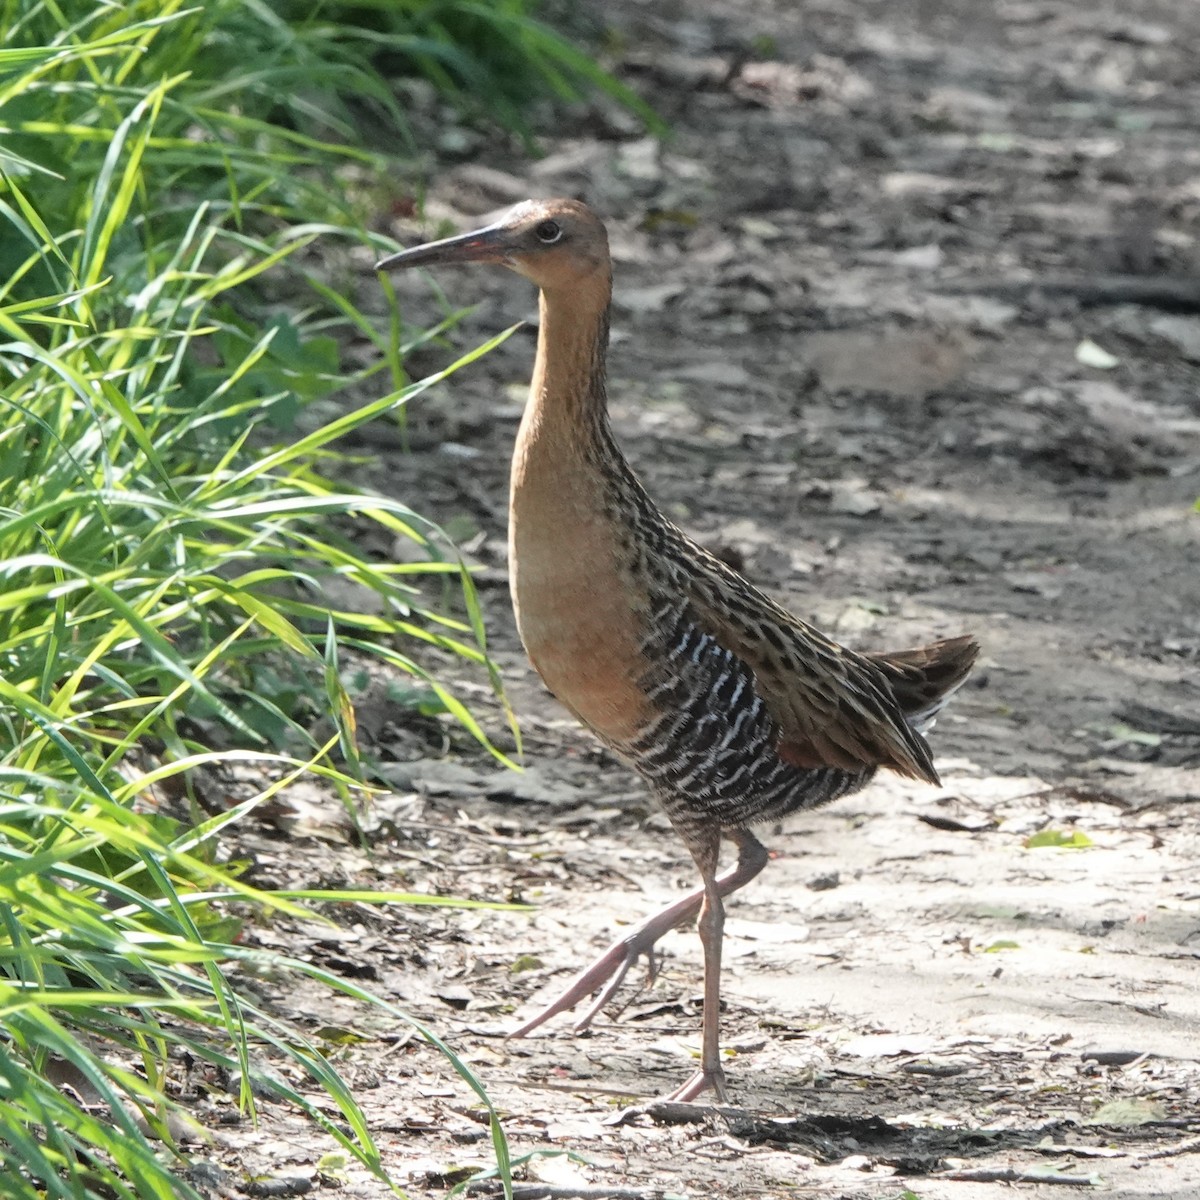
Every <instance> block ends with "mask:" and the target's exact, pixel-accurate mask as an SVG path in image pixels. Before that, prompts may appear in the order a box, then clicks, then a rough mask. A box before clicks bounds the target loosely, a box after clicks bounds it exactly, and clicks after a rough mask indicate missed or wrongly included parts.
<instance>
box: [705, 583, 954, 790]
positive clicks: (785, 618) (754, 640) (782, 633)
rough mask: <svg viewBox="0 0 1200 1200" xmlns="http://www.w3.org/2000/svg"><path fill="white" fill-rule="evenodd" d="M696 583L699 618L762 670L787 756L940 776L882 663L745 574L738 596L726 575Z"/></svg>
mask: <svg viewBox="0 0 1200 1200" xmlns="http://www.w3.org/2000/svg"><path fill="white" fill-rule="evenodd" d="M735 578H736V577H735ZM693 584H694V586H693V587H692V588H691V589H690V591H691V606H692V610H693V612H694V614H695V619H696V622H697V624H698V625H699V626H700V628H702V629H703V630H705V632H707V633H708V634H709V635H710V636H712V637H713V638H715V639H716V640H717V642H719V643H720V644H721V645H722V646H724V647H725V648H726V649H727V650H729V651H731V652H732V653H733V654H736V655H737V656H738V658H740V659H741V660H742V661H743V662H744V663H745V664H746V665H747V666H748V667H749V668H750V669H751V670H752V671H753V672H754V679H755V685H756V687H757V689H758V692H759V694H760V695H761V696H762V698H763V701H764V703H765V704H766V705H767V707H768V709H769V710H770V712H771V715H772V717H773V718H774V719H775V721H776V722H777V724H778V725H779V728H780V738H779V743H778V745H777V747H776V750H777V753H778V754H779V756H780V757H781V758H782V759H783V760H784V761H785V762H788V763H791V764H792V765H793V766H797V767H805V768H819V767H840V768H843V769H845V770H860V769H861V768H862V767H865V766H883V767H889V768H891V769H892V770H893V771H896V772H898V773H899V774H901V775H907V776H910V777H911V778H914V779H924V780H928V781H929V782H930V783H936V782H938V777H937V772H936V771H935V770H934V766H933V761H932V759H931V757H930V753H929V747H928V746H927V745H926V744H925V740H924V739H923V738H922V737H921V736H920V734H919V733H917V732H916V730H914V729H913V728H912V727H911V726H910V725H909V723H908V721H907V720H906V719H905V716H904V712H903V710H902V709H901V707H900V705H899V704H898V703H897V700H896V697H895V695H894V694H893V692H892V689H891V687H890V686H889V683H888V677H887V673H886V672H885V671H884V670H883V669H882V668H881V667H880V666H879V665H878V664H877V663H875V662H873V661H872V660H871V659H869V658H866V657H864V656H862V655H858V654H855V653H854V652H853V651H850V650H846V649H845V648H843V647H841V646H839V645H837V644H836V643H835V642H832V641H830V640H829V639H828V638H826V637H825V636H824V635H823V634H821V633H819V632H818V631H817V630H816V629H813V628H812V627H811V626H808V625H805V624H804V623H803V622H801V621H798V620H796V619H795V618H793V617H792V616H791V615H790V614H788V613H787V612H786V611H785V610H784V609H782V608H780V607H779V606H778V605H776V604H774V603H773V602H772V601H770V600H769V599H768V598H767V597H766V596H763V595H762V594H761V593H759V592H757V591H756V590H754V589H752V588H750V587H749V586H748V585H746V584H744V583H743V581H741V580H740V579H739V580H737V581H736V585H735V587H736V592H737V594H736V596H733V597H731V596H730V595H728V594H727V588H728V587H729V582H727V580H726V579H725V578H723V577H722V576H721V575H718V576H716V577H715V578H713V577H709V578H708V579H705V578H703V577H701V576H697V577H695V579H694V581H693ZM722 584H724V585H725V586H724V587H722V586H721V585H722ZM737 585H740V586H737ZM731 599H732V600H733V601H734V602H733V603H730V600H731ZM897 669H901V668H900V667H898V668H897Z"/></svg>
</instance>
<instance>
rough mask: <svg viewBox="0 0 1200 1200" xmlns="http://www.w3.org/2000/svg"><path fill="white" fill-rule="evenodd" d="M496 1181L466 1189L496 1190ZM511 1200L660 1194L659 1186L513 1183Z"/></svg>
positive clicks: (627, 1198)
mask: <svg viewBox="0 0 1200 1200" xmlns="http://www.w3.org/2000/svg"><path fill="white" fill-rule="evenodd" d="M498 1186H499V1185H498V1181H497V1180H494V1179H481V1180H479V1181H478V1182H477V1183H472V1184H470V1185H469V1186H468V1187H467V1191H468V1192H470V1193H472V1194H474V1195H478V1194H480V1193H485V1192H487V1193H490V1192H493V1191H495V1192H497V1194H498ZM512 1194H513V1200H656V1197H659V1196H662V1195H663V1191H662V1189H661V1188H655V1189H654V1190H653V1191H649V1192H643V1191H641V1190H640V1189H638V1188H614V1187H587V1186H583V1185H580V1186H574V1185H572V1184H551V1183H514V1184H513V1190H512Z"/></svg>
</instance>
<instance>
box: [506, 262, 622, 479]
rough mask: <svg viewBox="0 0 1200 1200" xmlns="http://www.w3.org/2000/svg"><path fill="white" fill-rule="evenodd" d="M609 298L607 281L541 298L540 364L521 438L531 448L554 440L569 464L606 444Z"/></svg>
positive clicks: (534, 375)
mask: <svg viewBox="0 0 1200 1200" xmlns="http://www.w3.org/2000/svg"><path fill="white" fill-rule="evenodd" d="M610 294H611V284H608V282H607V280H601V281H600V282H598V283H596V284H595V287H593V288H588V289H581V290H580V292H575V293H571V294H566V295H564V294H560V293H558V292H557V290H550V292H542V293H541V294H540V296H539V305H538V308H539V316H540V323H539V331H538V358H536V360H535V361H534V368H533V380H532V383H530V384H529V404H528V408H527V412H526V419H524V422H523V426H522V430H521V438H520V442H521V443H522V444H524V445H526V448H528V446H529V444H530V443H539V442H545V440H547V439H548V440H552V442H553V443H554V448H553V449H554V452H556V454H563V455H566V456H568V457H566V461H568V462H569V461H570V460H572V458H575V457H576V456H577V455H578V454H580V452H584V451H589V450H594V449H596V446H595V442H596V439H601V440H607V437H606V436H607V432H608V403H607V391H606V386H605V360H606V356H607V353H608V298H610ZM518 451H520V445H518ZM564 466H565V463H564Z"/></svg>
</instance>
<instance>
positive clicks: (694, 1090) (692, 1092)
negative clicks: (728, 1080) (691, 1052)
mask: <svg viewBox="0 0 1200 1200" xmlns="http://www.w3.org/2000/svg"><path fill="white" fill-rule="evenodd" d="M710 1090H711V1091H712V1092H713V1093H715V1095H714V1097H713V1098H714V1099H715V1100H716V1102H717V1103H718V1104H725V1103H726V1102H727V1101H728V1099H729V1093H728V1091H727V1090H726V1087H725V1071H724V1069H723V1068H722V1067H716V1068H715V1069H712V1070H705V1069H703V1068H702V1069H701V1070H699V1071H697V1072H696V1073H695V1074H694V1075H693V1076H691V1078H690V1079H688V1080H687V1082H686V1083H684V1084H682V1085H681V1086H680V1087H677V1088H676V1089H675V1090H674V1091H673V1092H671V1094H670V1095H668V1096H664V1097H663V1099H664V1100H675V1101H678V1102H679V1103H682V1104H686V1103H689V1102H691V1101H692V1100H695V1099H696V1097H697V1096H702V1095H703V1094H704V1093H705V1092H707V1091H710Z"/></svg>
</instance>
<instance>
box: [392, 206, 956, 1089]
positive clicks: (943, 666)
mask: <svg viewBox="0 0 1200 1200" xmlns="http://www.w3.org/2000/svg"><path fill="white" fill-rule="evenodd" d="M469 263H470V264H495V265H500V266H503V267H507V268H510V269H511V270H513V271H516V272H517V273H518V274H520V275H522V276H524V277H525V278H526V279H527V280H529V281H530V282H532V283H533V284H534V285H535V286H536V287H537V289H538V293H539V301H538V316H539V323H538V334H537V352H536V355H535V359H534V365H533V375H532V381H531V383H530V391H529V398H528V402H527V404H526V406H525V409H524V414H523V416H522V419H521V423H520V427H519V430H518V433H517V439H516V445H515V448H514V452H513V459H512V467H511V477H510V494H509V529H508V547H509V550H508V554H509V559H508V561H509V573H510V588H511V593H512V602H513V609H514V612H515V615H516V622H517V628H518V630H519V633H520V636H521V640H522V642H523V644H524V647H525V650H526V653H527V654H528V657H529V660H530V662H531V663H532V665H533V667H534V669H535V670H536V672H537V673H538V675H540V677H541V679H542V681H543V682H544V683H545V685H546V687H547V688H548V689H549V691H550V692H551V693H553V695H554V696H555V697H557V699H558V700H559V701H560V702H561V703H562V704H563V705H564V706H565V707H566V708H567V709H568V710H569V711H570V712H571V713H572V714H573V715H574V716H575V717H576V718H577V719H578V721H579V722H580V723H581V724H583V725H584V726H586V727H587V728H588V729H590V730H591V731H592V732H593V733H594V734H595V735H596V737H597V738H599V740H600V741H601V742H602V743H603V744H604V745H605V746H607V747H609V748H610V749H611V750H612V751H613V752H614V753H615V754H616V755H617V757H619V758H620V759H622V760H624V761H625V762H626V763H627V764H628V765H629V766H631V767H632V768H633V769H634V771H636V772H637V773H638V774H639V775H640V776H641V777H642V779H643V780H644V781H645V783H646V784H647V786H648V788H649V790H650V792H651V793H652V794H653V796H654V797H655V798H656V799H657V801H658V803H659V804H660V805H661V807H662V809H663V810H664V811H665V813H666V815H667V817H668V818H669V820H670V823H671V825H672V826H673V828H674V830H675V832H676V833H677V834H678V836H679V837H680V839H681V840H682V842H683V844H684V846H685V847H686V848H687V850H688V852H689V853H690V855H691V857H692V859H693V861H694V862H695V865H696V869H697V871H698V873H699V876H700V881H701V882H700V886H699V887H697V888H696V889H694V890H693V891H691V892H689V893H688V894H687V895H685V896H684V897H683V898H681V899H679V900H677V901H675V902H674V903H672V904H671V905H669V906H668V907H667V908H665V909H663V910H662V911H661V912H659V913H655V914H653V915H652V916H650V917H648V918H646V919H645V920H643V921H642V922H640V923H639V924H637V925H635V926H633V927H632V928H631V929H630V930H629V931H628V932H627V933H626V934H624V935H623V936H621V937H619V938H618V939H617V940H616V941H614V942H613V944H612V945H611V946H609V947H608V949H607V950H606V951H605V952H604V953H603V954H602V955H600V957H599V958H597V959H596V961H595V962H593V963H592V964H591V965H590V966H588V967H587V968H586V969H584V970H583V971H582V972H581V973H580V974H579V975H578V976H577V977H576V978H575V979H574V980H573V981H572V982H571V983H570V984H569V985H568V986H567V987H566V989H565V990H564V991H563V992H562V993H561V994H560V995H559V996H557V997H556V998H555V999H554V1000H552V1001H551V1002H550V1003H549V1004H547V1005H546V1006H545V1007H544V1008H542V1009H541V1010H540V1011H539V1012H538V1013H537V1014H536V1015H535V1016H533V1017H532V1018H530V1019H529V1020H527V1021H526V1022H525V1023H524V1024H523V1025H521V1026H520V1027H519V1028H517V1029H515V1030H513V1031H512V1032H511V1034H510V1036H524V1035H525V1034H528V1033H530V1032H531V1031H532V1030H534V1029H536V1028H537V1027H538V1026H540V1025H542V1024H543V1023H544V1022H545V1021H547V1020H549V1019H550V1018H551V1017H553V1016H555V1015H556V1014H558V1013H560V1012H563V1011H565V1010H567V1009H569V1008H574V1007H575V1006H576V1005H578V1004H580V1003H581V1002H582V1001H584V1000H586V999H588V998H589V997H593V996H594V999H592V1002H591V1004H590V1006H589V1007H588V1009H587V1010H586V1012H585V1014H584V1016H583V1017H582V1018H581V1019H580V1020H579V1021H578V1022H577V1023H576V1029H577V1030H581V1029H584V1028H586V1027H587V1026H588V1025H589V1024H590V1023H591V1021H592V1020H593V1019H594V1017H595V1016H596V1014H597V1013H598V1012H599V1011H600V1010H601V1009H602V1008H603V1007H604V1006H605V1005H606V1004H607V1003H608V1001H609V1000H610V999H611V998H612V997H613V996H614V995H615V994H616V992H617V990H618V988H619V987H620V985H621V983H622V981H623V980H624V978H625V975H626V972H627V971H628V970H629V968H630V967H631V966H632V965H633V964H634V963H636V962H637V961H638V960H639V959H640V958H642V957H643V956H645V957H646V958H647V959H648V960H649V962H650V964H651V972H652V973H653V969H654V956H653V949H654V946H655V944H656V943H657V942H658V940H659V939H660V938H661V937H662V936H663V935H664V934H666V933H667V932H668V931H670V930H672V929H674V928H675V927H677V926H679V925H681V924H684V923H685V922H689V921H691V920H693V919H697V928H698V932H699V936H700V942H701V945H702V947H703V952H704V993H703V995H704V1007H703V1014H702V1024H701V1053H700V1062H699V1066H698V1068H697V1069H696V1070H695V1071H694V1072H693V1073H692V1074H691V1075H690V1076H689V1077H688V1078H687V1079H686V1080H685V1081H684V1082H683V1083H682V1084H681V1085H680V1086H679V1087H677V1088H676V1089H675V1090H674V1091H673V1092H671V1093H670V1094H669V1095H668V1096H667V1097H666V1098H667V1099H672V1100H677V1101H694V1100H696V1099H697V1098H698V1097H699V1096H701V1095H703V1094H704V1093H706V1092H708V1091H709V1090H711V1091H712V1092H713V1093H714V1094H715V1097H716V1099H717V1101H718V1102H725V1101H726V1100H727V1097H728V1086H727V1081H726V1076H725V1071H724V1068H723V1066H722V1061H721V1051H720V988H721V983H720V980H721V950H722V943H723V932H724V921H725V907H724V901H725V899H726V898H727V897H728V896H729V895H730V894H731V893H733V892H735V891H737V890H738V889H739V888H742V887H744V886H745V885H746V884H747V883H749V882H750V881H751V880H752V879H754V878H755V877H756V876H757V875H758V874H759V873H760V872H761V871H762V870H763V868H764V867H765V866H766V863H767V860H768V852H767V849H766V848H765V846H764V845H763V844H762V842H760V841H759V839H758V838H757V837H756V836H755V835H754V833H753V831H752V830H753V826H755V825H759V824H762V823H763V822H768V821H770V822H774V821H777V820H779V819H780V818H782V817H784V816H786V815H788V814H790V813H793V812H797V811H801V810H805V809H811V808H815V807H817V806H819V805H823V804H826V803H829V802H830V801H833V800H836V799H837V798H839V797H841V796H845V795H847V794H849V793H851V792H854V791H857V790H858V789H860V788H862V787H864V786H865V785H866V784H867V783H868V781H869V780H870V779H871V778H872V776H873V775H874V774H875V772H876V771H877V770H879V769H880V768H886V769H888V770H891V771H893V772H895V773H896V774H898V775H901V776H905V777H908V778H911V779H916V780H923V781H925V782H927V783H930V784H938V783H939V780H938V774H937V771H936V769H935V768H934V763H933V759H932V757H931V753H930V749H929V744H928V742H927V741H926V740H925V737H924V734H925V733H926V732H927V731H928V729H929V727H930V726H931V725H932V724H933V721H934V718H935V717H936V716H937V714H938V712H939V710H940V709H941V708H942V706H943V704H945V702H946V700H947V699H948V698H949V697H950V696H951V695H952V694H953V693H954V691H956V690H957V689H958V688H959V687H960V686H961V685H962V684H963V682H964V681H965V680H966V678H967V675H968V673H969V672H970V670H971V667H972V665H973V663H974V661H975V659H976V656H977V654H978V651H979V646H978V643H977V642H976V640H975V639H974V638H973V637H971V636H960V637H953V638H947V639H944V640H941V641H936V642H933V643H931V644H928V645H925V646H921V647H918V648H915V649H908V650H901V651H897V652H892V653H873V654H861V653H857V652H855V651H854V650H852V649H849V648H847V647H844V646H841V645H839V644H838V643H836V642H835V641H833V640H832V639H830V638H829V637H827V636H825V635H824V634H823V633H821V632H820V631H819V630H817V629H816V628H814V627H813V626H812V625H810V624H808V623H806V622H805V621H803V620H800V619H799V618H797V617H795V616H793V615H792V614H791V613H789V612H788V611H787V610H786V609H784V608H783V607H781V606H780V605H779V604H777V603H776V602H775V601H774V600H772V599H771V598H770V597H768V596H767V595H766V594H765V593H764V592H762V591H760V590H759V589H758V588H756V587H755V586H754V585H753V584H751V583H750V582H749V581H747V580H746V579H745V578H744V577H743V576H742V575H741V574H740V573H739V572H737V571H736V570H734V569H733V568H732V567H731V566H729V565H727V564H726V563H725V562H723V561H722V560H721V559H719V558H717V557H716V556H714V555H713V554H711V553H709V552H708V551H707V550H706V549H704V548H703V547H702V546H701V545H699V544H698V543H697V542H696V541H694V540H693V539H692V538H691V537H689V536H688V535H687V534H686V533H685V532H684V531H683V530H682V529H680V528H679V527H678V526H677V525H675V524H674V523H673V522H672V521H670V520H669V519H668V518H667V517H666V516H665V515H664V514H663V513H662V511H661V510H660V509H659V508H658V507H657V506H656V505H655V504H654V502H653V501H652V500H651V498H650V496H649V494H648V493H647V491H646V489H645V487H644V486H643V484H642V483H641V481H640V480H639V478H638V477H637V475H636V474H635V473H634V471H633V469H632V468H631V466H630V464H629V462H628V460H627V459H626V457H625V455H624V454H623V453H622V451H621V449H620V447H619V446H618V444H617V441H616V440H615V437H614V435H613V431H612V428H611V425H610V421H609V415H608V403H607V388H606V365H607V355H608V341H609V318H610V311H611V303H612V263H611V258H610V254H609V248H608V236H607V232H606V229H605V226H604V223H603V222H602V221H601V219H600V218H599V217H598V216H597V215H596V214H595V213H594V212H593V211H592V210H591V209H590V208H588V207H587V206H586V205H585V204H583V203H582V202H580V201H578V200H574V199H551V200H527V201H524V202H522V203H520V204H517V205H516V206H515V207H513V208H512V209H510V210H508V211H507V212H506V213H505V214H504V215H503V216H502V217H500V218H499V219H498V220H496V221H495V222H493V223H491V224H489V225H486V226H485V227H483V228H481V229H477V230H475V231H473V232H470V233H465V234H461V235H458V236H454V237H448V238H443V239H441V240H439V241H434V242H429V243H426V244H423V245H419V246H415V247H413V248H411V249H407V250H401V251H399V252H398V253H395V254H392V255H390V256H388V257H386V258H384V259H382V260H381V261H380V262H379V263H377V264H376V269H377V270H379V271H393V270H401V269H408V268H414V267H438V266H450V265H456V264H469ZM722 839H728V840H729V841H730V842H732V843H733V845H734V847H736V850H737V859H736V863H735V864H734V865H733V866H731V867H729V868H727V869H726V870H725V871H724V872H723V873H719V865H720V863H719V859H720V849H721V843H722Z"/></svg>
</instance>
